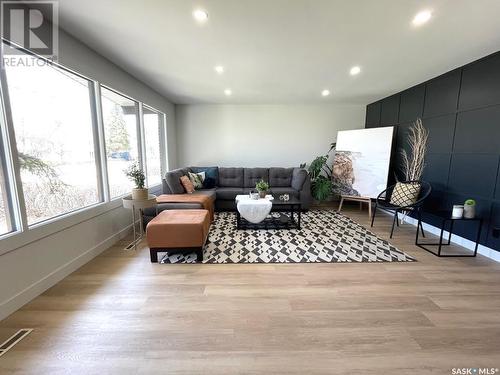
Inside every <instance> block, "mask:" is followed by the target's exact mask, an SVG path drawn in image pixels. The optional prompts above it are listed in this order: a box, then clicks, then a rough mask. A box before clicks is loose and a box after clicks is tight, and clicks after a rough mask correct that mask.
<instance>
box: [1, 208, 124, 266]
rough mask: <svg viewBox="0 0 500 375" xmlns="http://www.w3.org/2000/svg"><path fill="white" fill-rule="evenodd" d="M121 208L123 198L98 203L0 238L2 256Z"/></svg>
mask: <svg viewBox="0 0 500 375" xmlns="http://www.w3.org/2000/svg"><path fill="white" fill-rule="evenodd" d="M121 206H122V201H121V198H117V199H115V200H113V201H111V202H103V203H98V204H96V205H93V206H90V207H87V208H84V209H82V210H79V211H76V212H71V213H68V214H66V215H62V216H59V217H57V218H54V219H51V220H47V221H45V222H42V223H39V224H36V225H34V226H32V227H30V228H29V229H27V230H25V231H22V232H21V231H17V232H12V233H8V234H6V235H4V236H1V237H0V244H1V249H0V256H1V255H3V254H6V253H8V252H11V251H13V250H16V249H18V248H20V247H23V246H26V245H28V244H30V243H32V242H35V241H39V240H41V239H42V238H45V237H48V236H51V235H53V234H55V233H58V232H61V231H63V230H65V229H67V228H70V227H72V226H75V225H78V224H80V223H83V222H85V221H88V220H91V219H93V218H95V217H97V216H100V215H103V214H105V213H107V212H109V211H112V210H115V209H117V208H119V207H121Z"/></svg>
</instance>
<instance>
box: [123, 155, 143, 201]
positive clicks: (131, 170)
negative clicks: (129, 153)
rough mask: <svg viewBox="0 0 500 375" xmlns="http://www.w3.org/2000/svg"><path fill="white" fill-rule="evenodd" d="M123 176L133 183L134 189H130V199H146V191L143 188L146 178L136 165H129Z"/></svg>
mask: <svg viewBox="0 0 500 375" xmlns="http://www.w3.org/2000/svg"><path fill="white" fill-rule="evenodd" d="M124 172H125V176H127V177H128V178H129V179H130V180H131V181H133V182H134V184H135V188H134V189H132V199H136V200H142V199H148V189H147V188H145V187H144V184H145V181H146V176H145V175H144V171H143V170H142V169H141V168H140V166H139V164H138V163H134V164H132V165H130V166H129V167H128V168H127V169H125V170H124Z"/></svg>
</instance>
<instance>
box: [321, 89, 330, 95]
mask: <svg viewBox="0 0 500 375" xmlns="http://www.w3.org/2000/svg"><path fill="white" fill-rule="evenodd" d="M328 95H330V90H326V89H325V90H323V91H321V96H328Z"/></svg>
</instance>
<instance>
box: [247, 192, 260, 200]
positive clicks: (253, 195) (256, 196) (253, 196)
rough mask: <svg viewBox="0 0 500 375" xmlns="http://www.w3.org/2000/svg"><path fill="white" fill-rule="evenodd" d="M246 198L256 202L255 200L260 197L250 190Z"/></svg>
mask: <svg viewBox="0 0 500 375" xmlns="http://www.w3.org/2000/svg"><path fill="white" fill-rule="evenodd" d="M248 196H249V197H250V198H251V199H253V200H257V199H259V198H260V196H259V193H258V192H257V193H255V192H253V191H251V190H250V193H248Z"/></svg>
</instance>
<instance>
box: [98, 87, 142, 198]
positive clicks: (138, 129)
mask: <svg viewBox="0 0 500 375" xmlns="http://www.w3.org/2000/svg"><path fill="white" fill-rule="evenodd" d="M96 85H97V86H99V90H98V91H96V93H97V92H98V93H99V96H97V95H96V97H95V100H96V102H98V105H97V107H99V111H100V112H99V119H98V126H99V134H100V136H101V139H100V141H101V142H102V145H101V147H100V153H101V155H102V158H101V159H102V160H101V162H102V163H104V164H105V168H103V170H105V171H106V174H105V175H103V176H102V178H103V181H105V182H104V185H105V191H106V194H107V195H106V198H107V199H108V201H109V202H113V201H116V200H117V199H120V201H121V200H122V199H123V198H124V197H126V196H127V195H130V192H128V193H123V194H122V195H119V196H116V197H114V198H112V197H111V191H110V188H109V174H108V158H107V156H106V131H105V124H104V113H103V111H102V92H101V91H102V88H104V89H106V90H108V91H111V92H113V93H115V94H117V95H120V96H123V97H124V98H125V99H128V100H131V101H133V102H134V105H135V108H136V116H135V123H136V126H135V128H136V134H137V137H136V138H137V158H138V161H139V166H140V167H141V168H143V169H144V164H143V160H144V159H143V156H142V150H143V147H142V145H143V143H142V131H141V129H142V126H141V120H140V119H141V104H142V102H141V101H139V100H137V99H134V98H132V97H131V96H129V95H127V94H124V93H122V92H120V91H118V90H115V89H113V88H111V87H109V86H107V85H105V84H102V83H100V82H97V81H96Z"/></svg>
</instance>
